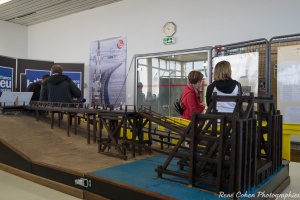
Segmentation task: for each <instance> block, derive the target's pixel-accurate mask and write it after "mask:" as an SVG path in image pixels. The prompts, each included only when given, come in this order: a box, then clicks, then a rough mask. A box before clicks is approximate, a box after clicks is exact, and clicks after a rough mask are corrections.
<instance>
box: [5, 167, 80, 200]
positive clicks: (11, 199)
mask: <svg viewBox="0 0 300 200" xmlns="http://www.w3.org/2000/svg"><path fill="white" fill-rule="evenodd" d="M0 199H1V200H2V199H3V200H21V199H22V200H50V199H51V200H78V198H75V197H73V196H70V195H67V194H64V193H61V192H58V191H56V190H53V189H50V188H48V187H44V186H42V185H39V184H37V183H34V182H31V181H28V180H26V179H23V178H20V177H18V176H15V175H13V174H10V173H7V172H5V171H1V170H0Z"/></svg>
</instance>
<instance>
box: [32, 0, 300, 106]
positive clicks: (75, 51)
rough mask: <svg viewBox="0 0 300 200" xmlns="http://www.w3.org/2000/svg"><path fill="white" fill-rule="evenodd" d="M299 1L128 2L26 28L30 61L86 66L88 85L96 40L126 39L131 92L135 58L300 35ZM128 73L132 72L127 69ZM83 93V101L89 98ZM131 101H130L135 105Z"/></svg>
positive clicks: (154, 0) (202, 0)
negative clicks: (170, 27) (168, 34)
mask: <svg viewBox="0 0 300 200" xmlns="http://www.w3.org/2000/svg"><path fill="white" fill-rule="evenodd" d="M299 8H300V1H299V0H289V1H284V0H265V1H261V0H251V1H249V0H226V1H224V0H213V1H207V0H185V1H183V0H151V1H149V0H124V1H122V2H118V3H114V4H111V5H107V6H105V7H100V8H95V9H92V10H89V11H85V12H82V13H79V14H74V15H71V16H67V17H62V18H59V19H55V20H52V21H49V22H45V23H40V24H37V25H33V26H29V27H28V58H29V59H38V60H53V61H55V62H84V63H85V68H86V69H85V82H86V83H88V82H89V81H88V73H89V71H88V65H89V45H90V43H91V42H92V41H95V40H101V39H107V38H111V37H115V36H127V41H128V46H127V54H128V56H127V69H128V70H130V71H129V72H128V73H129V74H130V75H129V76H128V79H127V80H128V81H127V84H126V87H127V93H131V94H132V88H133V84H134V83H133V82H134V81H133V80H134V79H133V74H134V67H131V68H130V63H131V60H132V58H133V56H134V55H135V54H145V53H155V52H164V51H173V50H182V49H191V48H197V47H204V46H214V45H216V44H223V45H226V44H230V43H236V42H242V41H247V40H252V39H259V38H267V39H270V38H272V37H274V36H280V35H287V34H295V33H300V27H299V26H298V19H299V18H300V12H299ZM167 21H173V22H175V23H176V25H177V32H176V34H175V35H174V37H176V39H177V43H176V44H174V45H163V44H162V38H163V37H164V36H163V34H162V27H163V25H164V24H165V22H167ZM129 68H130V69H129ZM87 92H88V90H87V89H86V90H85V97H88V94H87ZM132 103H133V99H132V98H131V99H127V104H132Z"/></svg>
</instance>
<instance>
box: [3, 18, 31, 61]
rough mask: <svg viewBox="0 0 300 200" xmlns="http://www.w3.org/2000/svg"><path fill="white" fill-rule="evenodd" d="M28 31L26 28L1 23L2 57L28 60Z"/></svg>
mask: <svg viewBox="0 0 300 200" xmlns="http://www.w3.org/2000/svg"><path fill="white" fill-rule="evenodd" d="M27 30H28V29H27V27H26V26H21V25H17V24H13V23H9V22H5V21H0V55H2V56H7V57H13V58H27V49H28V46H27V39H28V34H27V33H28V32H27Z"/></svg>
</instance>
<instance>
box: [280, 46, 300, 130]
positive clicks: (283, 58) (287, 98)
mask: <svg viewBox="0 0 300 200" xmlns="http://www.w3.org/2000/svg"><path fill="white" fill-rule="evenodd" d="M299 99H300V45H294V46H286V47H278V49H277V106H278V109H279V110H280V112H281V114H282V115H283V122H285V123H297V124H300V115H299V111H300V102H299Z"/></svg>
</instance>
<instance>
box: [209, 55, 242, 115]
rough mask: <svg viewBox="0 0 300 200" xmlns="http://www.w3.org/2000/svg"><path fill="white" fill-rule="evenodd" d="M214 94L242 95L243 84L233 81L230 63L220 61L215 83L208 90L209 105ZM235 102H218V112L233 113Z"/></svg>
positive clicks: (217, 66)
mask: <svg viewBox="0 0 300 200" xmlns="http://www.w3.org/2000/svg"><path fill="white" fill-rule="evenodd" d="M213 92H217V95H221V96H236V95H238V94H240V95H242V87H241V84H240V83H239V82H238V81H236V80H232V78H231V65H230V63H229V62H228V61H225V60H223V61H220V62H218V63H217V64H216V66H215V69H214V82H212V83H211V84H210V85H209V86H208V87H207V90H206V103H207V105H209V103H210V102H211V96H212V94H213ZM235 104H236V103H235V102H217V110H218V112H233V110H234V107H235Z"/></svg>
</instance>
